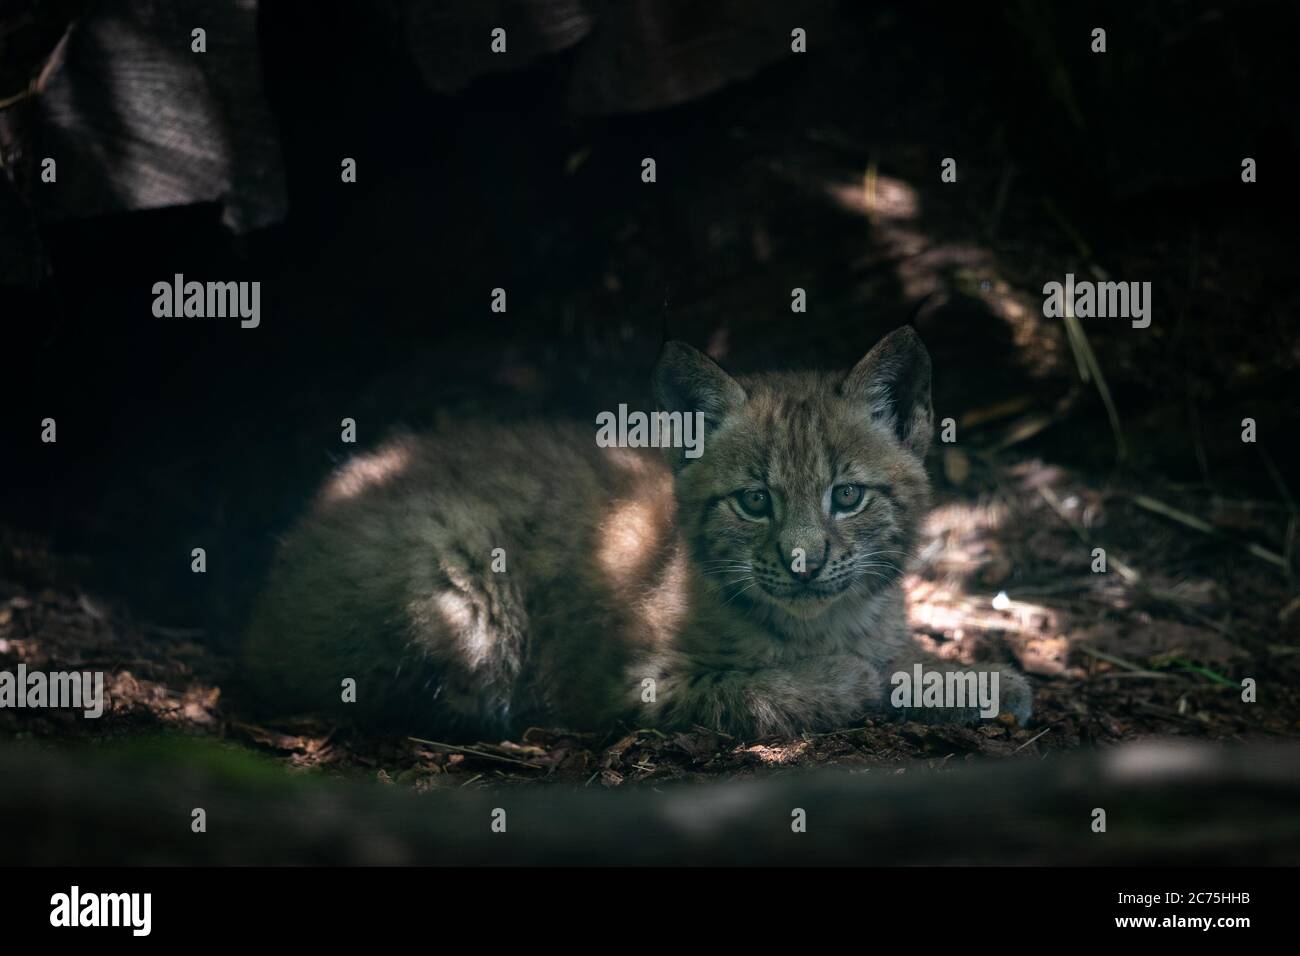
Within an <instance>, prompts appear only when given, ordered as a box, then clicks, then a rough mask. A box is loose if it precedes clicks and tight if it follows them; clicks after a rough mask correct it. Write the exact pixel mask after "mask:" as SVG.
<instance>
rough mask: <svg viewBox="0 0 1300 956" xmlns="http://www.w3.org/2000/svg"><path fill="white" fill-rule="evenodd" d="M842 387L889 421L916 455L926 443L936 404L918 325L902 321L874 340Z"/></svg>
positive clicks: (922, 452) (847, 394)
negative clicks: (898, 326)
mask: <svg viewBox="0 0 1300 956" xmlns="http://www.w3.org/2000/svg"><path fill="white" fill-rule="evenodd" d="M840 390H841V392H842V394H843V395H844V397H845V398H850V399H856V400H859V401H862V402H865V403H866V404H867V405H868V406H869V407H870V409H871V415H872V417H873V418H876V419H879V420H881V421H883V422H885V423H887V424H888V425H889V427H890V428H891V429H892V430H893V432H894V434H895V435H896V436H897V437H898V440H899V441H900V442H902V443H903V445H904V447H906V448H908V449H910V450H911V451H912V453H913V454H915V455H916V456H917V457H918V458H924V457H925V453H926V452H927V451H928V450H929V448H930V438H931V435H932V433H933V431H934V409H933V407H932V406H931V398H930V353H929V352H927V351H926V350H925V345H923V344H922V342H921V337H920V336H919V335H917V334H916V330H915V329H913V328H912V327H911V326H908V325H905V326H903V327H902V328H900V329H895V330H894V331H893V332H890V333H889V334H888V335H886V336H885V337H884V338H883V339H881V340H880V341H879V342H877V343H876V346H875V348H873V349H872V350H871V351H870V352H868V353H867V354H866V355H865V356H864V357H863V359H862V361H860V362H858V364H857V365H855V366H854V367H853V371H851V372H849V375H848V377H847V378H846V379H845V380H844V384H843V385H842V386H840Z"/></svg>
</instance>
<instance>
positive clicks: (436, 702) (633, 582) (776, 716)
mask: <svg viewBox="0 0 1300 956" xmlns="http://www.w3.org/2000/svg"><path fill="white" fill-rule="evenodd" d="M654 384H655V390H656V395H657V397H658V400H659V403H660V405H661V407H662V408H664V409H665V410H668V411H682V412H696V411H698V412H702V413H703V414H704V416H705V421H706V433H705V444H704V453H703V455H702V456H701V457H699V458H695V459H692V458H689V457H687V456H685V455H684V454H682V451H681V450H680V449H678V450H667V451H666V452H664V451H656V450H648V449H628V448H601V447H598V446H597V445H596V443H595V440H594V431H593V429H592V428H590V427H583V426H578V425H557V424H542V423H532V424H522V425H517V426H513V427H508V426H499V425H484V426H475V427H473V428H469V427H466V428H464V429H463V430H459V431H450V432H446V433H442V434H439V435H434V436H410V435H406V436H400V437H398V438H396V439H394V440H392V441H391V442H389V443H388V444H386V445H385V446H383V447H381V448H379V449H377V450H376V451H374V452H372V453H370V454H369V455H365V456H361V457H359V458H357V459H355V460H353V461H352V462H350V463H349V464H347V465H346V466H344V468H342V469H340V471H339V472H338V473H336V474H335V475H334V476H333V477H332V478H331V479H330V481H329V482H328V483H327V485H326V487H325V488H324V489H323V490H322V491H321V493H320V494H319V496H318V497H317V499H316V501H315V503H314V505H313V507H312V509H311V511H310V513H309V515H308V516H307V517H306V519H304V521H303V522H302V523H301V524H300V525H299V527H298V528H296V529H295V530H294V531H293V532H292V533H291V535H290V536H289V537H288V539H287V540H286V542H285V544H284V547H283V549H282V553H281V555H280V558H279V561H278V563H277V566H276V567H275V569H274V570H273V572H272V574H271V577H270V580H269V582H268V585H267V587H266V590H265V593H264V594H263V596H262V599H261V600H260V602H259V605H258V608H257V612H256V614H255V617H254V621H253V624H252V628H251V631H250V636H249V640H248V645H247V648H248V654H247V661H248V664H249V673H250V676H251V677H252V678H253V681H254V684H255V686H256V687H258V688H259V689H260V693H261V698H262V700H263V701H264V702H265V703H266V704H267V705H268V706H270V707H272V708H274V709H276V710H279V711H291V710H313V711H321V710H335V711H337V712H340V713H343V714H347V715H350V716H354V717H358V718H360V719H362V720H363V721H367V722H371V723H384V724H389V725H394V726H399V727H402V728H404V729H406V730H408V731H410V732H417V731H419V732H428V733H433V732H438V733H444V734H448V735H456V734H461V735H465V736H473V735H481V734H487V733H509V732H511V731H517V730H519V729H521V728H522V727H525V726H527V725H529V724H546V725H551V726H553V725H566V726H570V727H573V728H589V729H606V728H608V727H611V726H613V725H614V724H615V723H616V722H617V721H619V720H620V719H621V720H624V721H626V722H627V723H628V724H629V725H636V726H645V725H647V724H656V725H660V726H663V727H690V726H694V725H702V726H705V727H710V728H716V729H718V730H722V731H724V732H727V733H731V734H735V735H742V736H755V735H764V734H770V733H793V732H798V731H801V730H807V729H816V728H825V727H831V726H843V725H846V724H849V723H851V722H853V721H855V720H858V719H860V718H861V717H863V716H864V715H866V714H869V713H873V712H875V713H888V712H890V711H891V708H890V707H889V687H888V680H889V675H890V674H892V673H893V672H895V671H897V670H904V669H908V668H910V667H911V665H912V662H913V661H916V660H920V659H921V658H919V656H918V652H917V650H916V648H915V646H914V644H913V643H912V642H911V640H910V639H909V635H908V630H907V624H906V612H905V603H904V596H903V591H902V588H901V585H900V577H901V575H902V573H903V570H904V568H905V566H906V563H907V559H908V556H909V555H910V554H911V552H912V549H913V547H914V546H915V543H916V534H917V526H918V523H919V521H920V519H921V518H922V516H923V515H924V513H925V511H926V508H927V504H928V500H929V485H928V481H927V479H926V474H925V469H924V458H925V454H926V451H927V449H928V446H929V443H930V436H931V433H932V430H933V413H932V410H931V405H930V361H929V356H928V354H927V353H926V351H925V348H924V346H922V345H921V343H920V340H919V339H918V338H917V336H916V334H915V333H914V332H913V331H912V330H911V329H908V328H904V329H900V330H898V331H896V332H894V333H892V334H891V335H889V336H887V337H886V338H885V339H884V340H882V341H881V342H880V343H879V344H878V345H877V346H876V347H875V348H874V349H872V350H871V352H870V353H868V355H867V356H866V357H865V358H864V359H863V360H862V361H861V362H859V363H858V365H857V366H856V367H855V368H854V369H853V370H852V371H850V372H849V373H848V374H847V375H845V374H843V373H840V374H829V373H819V372H786V373H779V374H768V375H760V376H754V377H747V378H741V379H733V378H732V377H731V376H729V375H727V374H726V373H725V372H723V371H722V369H721V368H719V367H718V366H717V365H716V364H715V363H713V362H712V361H711V360H710V359H708V358H707V357H705V356H704V355H702V354H701V353H699V352H697V351H696V350H694V349H692V348H690V347H689V346H686V345H683V344H681V343H675V342H674V343H669V344H668V345H667V346H666V347H665V350H664V353H663V355H662V356H661V358H660V360H659V363H658V365H657V367H656V370H655V382H654ZM844 487H851V488H861V489H863V493H862V498H861V499H860V501H856V502H853V503H852V506H851V507H849V508H840V507H839V505H840V504H843V503H844V502H846V501H848V500H849V499H851V498H852V497H853V492H843V491H841V492H839V494H840V496H841V497H840V498H839V499H837V501H832V500H831V499H830V496H831V495H832V494H833V493H835V489H837V488H844ZM755 489H762V492H763V494H762V495H757V494H755V493H754V492H755ZM746 492H749V493H750V496H749V497H747V498H744V499H743V501H744V502H749V503H750V504H751V505H752V504H753V503H754V502H757V501H759V500H760V499H761V498H763V497H764V495H765V496H766V501H767V506H768V511H767V512H766V513H754V512H753V511H752V510H747V508H746V507H745V505H744V503H743V502H742V500H741V499H740V498H738V497H737V496H738V495H742V494H744V493H746ZM494 549H503V550H504V560H505V570H504V571H496V570H493V568H492V564H493V555H494ZM796 549H798V550H797V551H796ZM501 553H502V552H496V554H497V555H500V554H501ZM798 555H802V559H801V560H796V557H797V556H798ZM498 560H499V559H498ZM927 666H932V667H935V668H943V667H944V665H940V664H938V663H937V662H927ZM998 669H999V670H1001V672H1002V674H1001V678H1000V679H1001V689H1002V706H1003V710H1004V711H1006V712H1009V713H1012V714H1014V715H1015V716H1016V717H1018V718H1020V719H1022V720H1023V719H1026V718H1027V717H1028V716H1029V712H1030V703H1031V699H1032V695H1031V692H1030V689H1029V685H1028V684H1027V683H1026V682H1025V681H1024V679H1023V678H1022V677H1020V676H1019V675H1018V674H1015V673H1014V672H1013V671H1009V670H1006V669H1003V668H998ZM345 678H352V679H354V680H355V681H356V683H357V699H356V702H355V704H353V705H348V706H345V705H343V704H341V702H340V701H341V696H342V691H341V686H342V681H343V680H344V679H345ZM935 714H936V712H934V711H930V712H920V713H914V714H911V716H920V717H926V718H931V719H934V717H935ZM971 716H972V715H971V714H968V713H963V714H951V713H948V714H939V718H938V719H945V718H946V719H953V718H957V719H967V718H969V717H971Z"/></svg>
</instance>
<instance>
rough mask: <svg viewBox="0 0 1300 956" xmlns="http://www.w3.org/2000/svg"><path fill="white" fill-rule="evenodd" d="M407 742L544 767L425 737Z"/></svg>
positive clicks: (538, 768) (533, 766) (528, 765)
mask: <svg viewBox="0 0 1300 956" xmlns="http://www.w3.org/2000/svg"><path fill="white" fill-rule="evenodd" d="M406 739H407V740H413V741H415V742H416V743H417V744H426V745H427V746H430V747H442V748H443V749H444V750H453V751H456V752H457V753H463V754H470V755H471V756H474V757H482V758H483V759H484V760H501V761H504V762H505V763H513V764H518V765H519V766H521V767H530V768H531V769H533V770H542V769H545V768H543V767H539V766H537V764H535V763H529V762H528V761H526V760H516V759H515V758H514V757H503V756H502V755H501V754H494V753H490V752H488V751H486V750H475V749H474V748H473V747H459V746H457V745H456V744H444V743H441V742H439V741H437V740H425V739H424V738H423V737H407V738H406Z"/></svg>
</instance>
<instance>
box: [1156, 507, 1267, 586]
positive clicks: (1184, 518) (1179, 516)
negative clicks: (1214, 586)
mask: <svg viewBox="0 0 1300 956" xmlns="http://www.w3.org/2000/svg"><path fill="white" fill-rule="evenodd" d="M1133 503H1134V504H1135V505H1137V506H1138V507H1140V508H1145V509H1146V510H1147V511H1154V512H1155V513H1156V514H1158V515H1163V516H1164V517H1166V518H1168V519H1169V520H1171V521H1177V522H1178V523H1179V524H1181V525H1185V526H1186V527H1188V528H1191V529H1193V530H1194V531H1199V532H1201V533H1202V534H1208V535H1212V536H1213V537H1216V538H1221V537H1225V536H1224V535H1223V534H1222V533H1221V532H1220V531H1219V530H1218V529H1217V528H1215V527H1214V526H1213V525H1211V524H1210V523H1208V522H1206V521H1203V520H1202V519H1200V518H1198V517H1196V515H1190V514H1188V513H1187V512H1186V511H1179V510H1178V509H1177V508H1171V507H1170V506H1169V505H1167V504H1165V503H1164V502H1161V501H1156V499H1154V498H1151V497H1149V496H1147V495H1134V496H1133ZM1238 543H1239V544H1241V545H1242V547H1244V548H1245V549H1246V550H1247V551H1249V552H1250V553H1251V554H1253V555H1254V556H1255V557H1257V558H1262V559H1263V560H1265V561H1268V562H1270V563H1271V564H1276V565H1277V566H1278V567H1280V568H1282V570H1284V571H1289V570H1290V567H1289V565H1288V564H1287V562H1286V558H1284V557H1282V555H1280V554H1278V553H1277V552H1275V551H1270V550H1268V549H1267V548H1264V547H1261V546H1260V545H1258V544H1254V543H1253V542H1248V541H1243V542H1238Z"/></svg>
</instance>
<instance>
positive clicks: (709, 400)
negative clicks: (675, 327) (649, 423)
mask: <svg viewBox="0 0 1300 956" xmlns="http://www.w3.org/2000/svg"><path fill="white" fill-rule="evenodd" d="M654 392H655V400H656V401H657V402H658V403H659V407H660V408H662V409H663V410H664V411H666V412H684V413H686V412H703V413H704V421H705V424H706V425H707V426H708V427H709V428H710V429H712V428H716V427H717V426H718V424H719V423H721V421H722V420H723V419H724V418H726V417H727V415H728V414H729V413H730V412H731V411H732V410H734V409H735V408H737V407H738V406H740V405H741V404H742V403H743V402H744V401H745V390H744V389H743V388H741V387H740V383H739V382H737V381H736V380H735V379H734V378H732V377H731V376H730V375H728V374H727V373H726V372H724V371H723V370H722V368H721V367H720V366H719V365H718V363H716V362H715V361H713V359H711V358H709V357H708V356H707V355H705V354H704V353H703V352H701V351H699V350H698V349H694V348H692V347H691V346H689V345H687V344H686V343H685V342H678V341H671V342H666V343H664V348H663V351H662V352H661V353H660V354H659V360H658V361H657V362H656V363H655V370H654Z"/></svg>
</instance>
